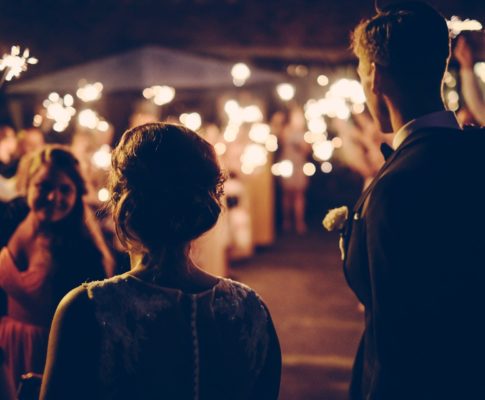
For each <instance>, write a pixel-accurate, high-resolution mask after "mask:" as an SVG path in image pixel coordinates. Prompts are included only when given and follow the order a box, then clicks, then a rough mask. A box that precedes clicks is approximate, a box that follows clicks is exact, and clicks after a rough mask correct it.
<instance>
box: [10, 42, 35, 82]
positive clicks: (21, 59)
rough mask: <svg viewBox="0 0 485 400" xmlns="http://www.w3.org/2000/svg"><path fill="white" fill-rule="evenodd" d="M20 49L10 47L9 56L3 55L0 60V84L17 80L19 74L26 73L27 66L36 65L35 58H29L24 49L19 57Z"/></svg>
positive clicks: (28, 53)
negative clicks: (0, 75)
mask: <svg viewBox="0 0 485 400" xmlns="http://www.w3.org/2000/svg"><path fill="white" fill-rule="evenodd" d="M20 53H21V51H20V47H19V46H12V49H11V51H10V54H4V55H3V56H2V58H1V59H0V71H4V72H3V76H2V82H3V81H4V80H6V81H10V80H12V79H13V78H18V77H19V76H20V74H21V73H22V72H24V71H27V68H28V65H29V64H37V63H38V62H39V61H38V60H37V58H34V57H30V51H29V49H25V50H24V52H23V53H22V55H20Z"/></svg>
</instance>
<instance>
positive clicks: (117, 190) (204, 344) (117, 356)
mask: <svg viewBox="0 0 485 400" xmlns="http://www.w3.org/2000/svg"><path fill="white" fill-rule="evenodd" d="M223 180H224V178H223V174H222V172H221V170H220V167H219V165H218V162H217V158H216V154H215V152H214V149H213V147H212V146H211V145H210V144H209V143H208V142H206V141H205V140H204V139H202V138H201V137H200V136H198V135H197V134H196V133H195V132H192V131H190V130H188V129H186V128H184V127H182V126H178V125H171V124H163V123H152V124H145V125H142V126H139V127H135V128H133V129H131V130H129V131H127V132H126V133H125V134H124V135H123V137H122V139H121V141H120V144H119V145H118V147H117V148H116V149H115V151H114V152H113V167H112V169H111V179H110V181H111V203H112V204H111V205H112V212H113V217H114V220H115V223H116V229H117V233H118V236H119V238H120V240H121V242H122V243H123V244H124V245H125V247H126V248H127V250H128V252H129V254H130V259H131V268H132V269H131V271H129V272H127V273H125V274H123V275H119V276H116V277H114V278H112V279H108V280H105V281H102V282H92V283H88V284H85V285H83V286H81V287H79V288H77V289H75V290H73V291H71V292H70V293H69V294H68V295H67V296H66V297H65V298H64V299H63V301H62V302H61V304H60V305H59V308H58V309H57V311H56V316H55V317H54V322H53V324H52V331H51V336H50V339H49V351H48V354H49V355H48V359H47V363H46V372H45V375H44V381H43V383H42V390H41V396H40V398H41V399H43V400H54V399H55V400H61V399H62V400H64V399H70V400H78V399H79V400H80V399H103V400H109V399H112V400H115V399H116V400H125V399H126V400H128V399H130V400H132V399H144V400H152V399H153V400H155V399H177V400H185V399H187V400H189V399H191V400H192V399H193V400H204V399H207V400H228V399H231V400H255V399H264V400H276V399H277V398H278V391H279V384H280V372H281V352H280V347H279V344H278V338H277V336H276V332H275V329H274V326H273V323H272V321H271V317H270V313H269V311H268V308H267V307H266V306H265V304H264V303H263V301H262V300H261V298H260V297H259V296H258V295H257V294H256V293H255V292H254V291H253V290H252V289H250V288H249V287H247V286H245V285H243V284H241V283H238V282H235V281H232V280H230V279H226V278H223V277H219V276H214V275H211V274H209V273H207V272H205V271H203V270H202V269H200V268H198V267H197V266H196V265H195V264H194V262H193V261H192V260H191V259H190V257H189V250H190V244H191V242H192V241H193V240H194V239H196V238H197V237H199V236H201V235H202V234H203V233H204V232H207V231H208V230H209V229H210V228H211V227H213V226H214V224H215V223H216V222H217V219H218V218H219V214H220V211H221V202H220V201H221V196H222V184H223Z"/></svg>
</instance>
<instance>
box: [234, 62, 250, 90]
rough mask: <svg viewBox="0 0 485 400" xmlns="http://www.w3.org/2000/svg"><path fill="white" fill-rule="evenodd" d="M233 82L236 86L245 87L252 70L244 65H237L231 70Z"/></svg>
mask: <svg viewBox="0 0 485 400" xmlns="http://www.w3.org/2000/svg"><path fill="white" fill-rule="evenodd" d="M231 75H232V81H233V83H234V85H235V86H238V87H239V86H243V85H244V84H245V83H246V81H247V80H248V79H249V77H250V76H251V70H250V69H249V67H248V66H247V65H246V64H244V63H237V64H235V65H234V66H233V67H232V69H231Z"/></svg>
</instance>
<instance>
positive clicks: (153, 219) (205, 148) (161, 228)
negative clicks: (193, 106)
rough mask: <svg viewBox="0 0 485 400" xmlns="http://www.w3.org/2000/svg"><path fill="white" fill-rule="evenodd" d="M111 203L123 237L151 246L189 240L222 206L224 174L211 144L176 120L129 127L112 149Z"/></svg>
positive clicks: (208, 224)
mask: <svg viewBox="0 0 485 400" xmlns="http://www.w3.org/2000/svg"><path fill="white" fill-rule="evenodd" d="M109 181H110V192H111V209H112V212H113V218H114V221H115V225H116V231H117V234H118V237H119V238H120V240H121V242H122V243H123V244H124V245H125V246H126V245H127V242H135V243H140V244H141V245H142V246H143V247H144V248H145V249H147V250H148V251H157V250H159V249H161V248H163V247H165V246H167V245H177V244H183V243H187V242H189V241H191V240H193V239H195V238H197V237H199V236H200V235H202V234H203V233H204V232H206V231H208V230H209V229H210V228H212V227H213V226H214V225H215V223H216V222H217V219H218V217H219V214H220V212H221V202H220V199H221V196H222V194H223V183H224V176H223V173H222V172H221V169H220V167H219V163H218V161H217V157H216V154H215V152H214V149H213V147H212V145H210V144H209V143H208V142H207V141H205V140H204V139H203V138H201V137H200V136H199V135H197V134H196V133H195V132H193V131H191V130H189V129H187V128H185V127H183V126H180V125H174V124H166V123H150V124H145V125H141V126H137V127H135V128H132V129H130V130H128V131H126V132H125V133H124V134H123V137H122V138H121V141H120V143H119V144H118V146H117V147H116V149H115V150H114V151H113V157H112V170H111V172H110V179H109Z"/></svg>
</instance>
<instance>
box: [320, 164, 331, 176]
mask: <svg viewBox="0 0 485 400" xmlns="http://www.w3.org/2000/svg"><path fill="white" fill-rule="evenodd" d="M320 168H321V170H322V172H323V173H324V174H329V173H330V172H332V169H333V166H332V164H331V163H329V162H328V161H325V162H324V163H322V165H321V167H320Z"/></svg>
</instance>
